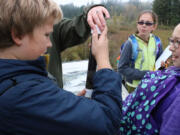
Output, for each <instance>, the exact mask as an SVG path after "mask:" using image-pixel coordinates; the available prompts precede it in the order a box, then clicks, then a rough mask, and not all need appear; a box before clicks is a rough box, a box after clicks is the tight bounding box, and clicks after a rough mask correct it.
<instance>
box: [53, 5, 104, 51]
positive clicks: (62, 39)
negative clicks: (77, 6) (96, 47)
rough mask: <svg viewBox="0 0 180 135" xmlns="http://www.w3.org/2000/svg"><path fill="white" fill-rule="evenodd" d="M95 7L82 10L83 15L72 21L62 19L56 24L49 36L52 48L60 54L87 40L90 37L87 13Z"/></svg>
mask: <svg viewBox="0 0 180 135" xmlns="http://www.w3.org/2000/svg"><path fill="white" fill-rule="evenodd" d="M95 6H103V5H93V6H89V7H87V8H85V9H84V11H83V13H82V14H81V15H79V16H76V17H74V18H73V19H67V18H64V19H63V20H62V21H61V22H59V23H58V24H56V25H55V26H54V29H53V33H52V35H51V40H53V46H56V47H55V48H56V49H57V50H58V52H61V51H63V50H65V49H66V48H69V47H72V46H75V45H78V44H80V43H83V42H84V41H86V40H87V38H88V37H89V36H90V27H89V25H88V23H87V13H88V12H89V10H90V9H91V8H93V7H95Z"/></svg>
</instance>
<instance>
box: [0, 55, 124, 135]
mask: <svg viewBox="0 0 180 135" xmlns="http://www.w3.org/2000/svg"><path fill="white" fill-rule="evenodd" d="M93 82H94V92H93V95H92V99H87V98H85V97H78V96H75V95H74V94H72V93H70V92H67V91H64V90H63V89H61V88H59V87H58V86H57V85H56V84H55V83H54V82H53V81H52V80H50V79H49V78H48V77H47V72H46V71H45V66H44V61H43V59H42V58H40V59H38V60H36V61H19V60H4V59H0V135H10V134H11V135H12V134H13V135H113V134H114V133H115V132H116V131H117V129H118V128H119V126H120V125H119V123H120V118H121V104H122V101H121V78H120V77H119V75H118V74H117V73H115V72H114V71H112V70H109V69H102V70H100V71H98V72H97V73H96V74H95V76H94V80H93Z"/></svg>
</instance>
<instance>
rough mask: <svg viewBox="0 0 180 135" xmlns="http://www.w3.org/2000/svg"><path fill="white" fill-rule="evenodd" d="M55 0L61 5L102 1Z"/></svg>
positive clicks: (80, 4)
mask: <svg viewBox="0 0 180 135" xmlns="http://www.w3.org/2000/svg"><path fill="white" fill-rule="evenodd" d="M54 1H55V2H57V3H58V4H59V5H64V4H70V3H73V4H74V5H76V6H82V5H86V4H87V3H91V2H92V1H93V3H96V4H98V3H100V2H101V0H54ZM123 1H127V0H123ZM140 1H148V0H140ZM151 1H152V0H151Z"/></svg>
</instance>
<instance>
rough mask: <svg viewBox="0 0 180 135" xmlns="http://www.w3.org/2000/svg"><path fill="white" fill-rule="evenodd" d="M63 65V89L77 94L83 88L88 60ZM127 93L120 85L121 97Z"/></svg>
mask: <svg viewBox="0 0 180 135" xmlns="http://www.w3.org/2000/svg"><path fill="white" fill-rule="evenodd" d="M62 66H63V81H64V89H65V90H68V91H71V92H73V93H74V94H77V93H78V92H80V91H81V90H83V89H84V88H85V83H86V76H87V68H88V61H87V60H82V61H73V62H65V63H63V64H62ZM127 95H128V92H127V90H126V89H125V88H124V86H122V97H123V99H125V97H126V96H127Z"/></svg>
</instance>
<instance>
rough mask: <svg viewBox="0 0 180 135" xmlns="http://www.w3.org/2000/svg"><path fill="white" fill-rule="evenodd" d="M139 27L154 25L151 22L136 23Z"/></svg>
mask: <svg viewBox="0 0 180 135" xmlns="http://www.w3.org/2000/svg"><path fill="white" fill-rule="evenodd" d="M137 23H138V24H139V25H144V24H145V25H146V26H152V25H154V23H152V22H143V21H140V22H137Z"/></svg>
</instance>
